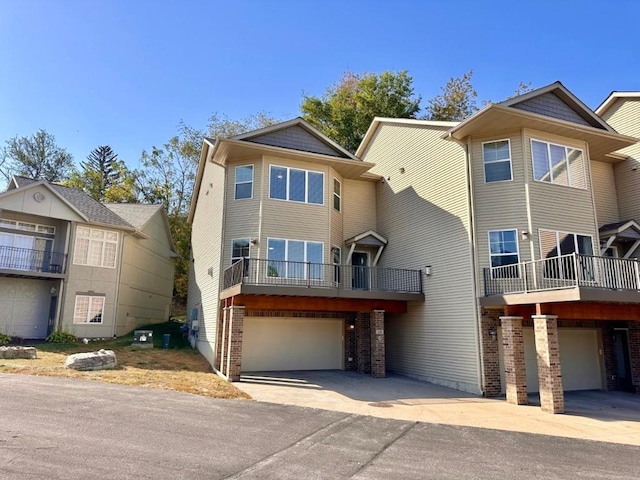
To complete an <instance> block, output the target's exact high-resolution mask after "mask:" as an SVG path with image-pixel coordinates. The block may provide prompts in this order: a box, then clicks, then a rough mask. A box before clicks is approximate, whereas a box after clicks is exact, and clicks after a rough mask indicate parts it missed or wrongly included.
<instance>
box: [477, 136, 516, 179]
mask: <svg viewBox="0 0 640 480" xmlns="http://www.w3.org/2000/svg"><path fill="white" fill-rule="evenodd" d="M482 162H483V164H484V181H485V182H487V183H490V182H504V181H507V180H512V179H513V175H512V172H511V145H510V143H509V140H497V141H495V142H484V143H483V144H482Z"/></svg>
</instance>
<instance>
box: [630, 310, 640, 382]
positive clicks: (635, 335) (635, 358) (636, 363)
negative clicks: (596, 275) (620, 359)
mask: <svg viewBox="0 0 640 480" xmlns="http://www.w3.org/2000/svg"><path fill="white" fill-rule="evenodd" d="M629 353H630V357H631V358H630V360H631V373H632V378H633V387H634V389H635V392H636V393H640V322H629Z"/></svg>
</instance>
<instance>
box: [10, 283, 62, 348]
mask: <svg viewBox="0 0 640 480" xmlns="http://www.w3.org/2000/svg"><path fill="white" fill-rule="evenodd" d="M54 285H55V284H54V283H53V282H48V281H43V280H34V279H25V278H9V277H3V278H0V332H1V333H6V334H8V335H9V336H11V337H22V338H45V337H46V336H47V326H48V323H49V304H50V302H51V293H50V290H51V287H52V286H54Z"/></svg>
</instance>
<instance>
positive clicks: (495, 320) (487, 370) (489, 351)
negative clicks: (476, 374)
mask: <svg viewBox="0 0 640 480" xmlns="http://www.w3.org/2000/svg"><path fill="white" fill-rule="evenodd" d="M502 314H503V311H502V310H488V309H482V312H481V316H480V323H481V324H480V331H481V337H482V338H481V341H482V374H483V382H482V383H483V385H484V396H485V397H498V396H500V394H501V393H502V385H501V383H500V349H499V341H500V340H499V339H498V337H497V333H498V326H499V325H500V316H501V315H502ZM490 331H493V332H494V333H495V335H494V336H492V335H490V334H489V332H490Z"/></svg>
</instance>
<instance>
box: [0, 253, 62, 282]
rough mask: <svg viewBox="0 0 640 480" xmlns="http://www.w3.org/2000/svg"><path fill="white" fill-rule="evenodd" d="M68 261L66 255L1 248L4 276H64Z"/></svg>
mask: <svg viewBox="0 0 640 480" xmlns="http://www.w3.org/2000/svg"><path fill="white" fill-rule="evenodd" d="M66 260H67V256H66V254H64V253H59V252H47V251H42V250H33V249H29V248H17V247H7V246H0V274H3V275H16V274H31V275H33V274H45V276H52V275H54V276H55V275H62V274H64V273H65V270H66Z"/></svg>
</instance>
